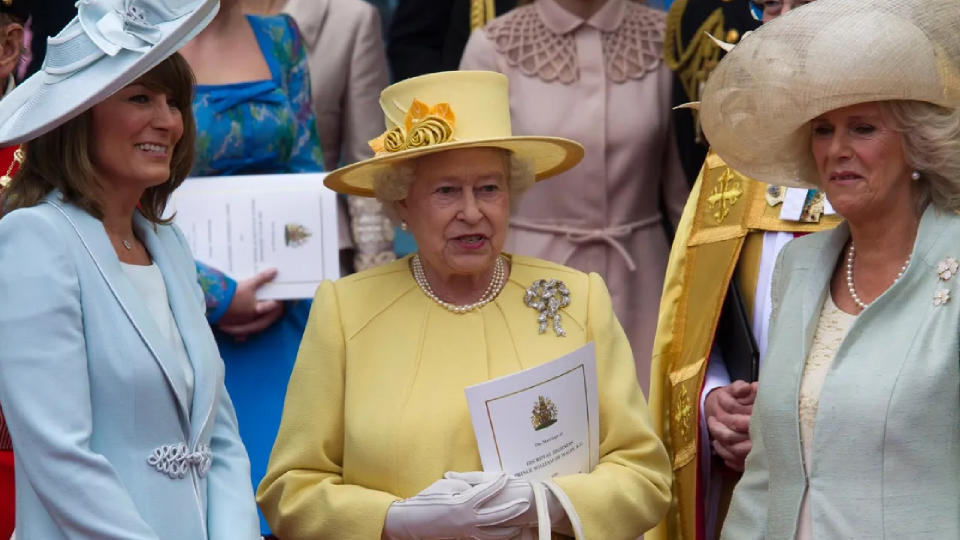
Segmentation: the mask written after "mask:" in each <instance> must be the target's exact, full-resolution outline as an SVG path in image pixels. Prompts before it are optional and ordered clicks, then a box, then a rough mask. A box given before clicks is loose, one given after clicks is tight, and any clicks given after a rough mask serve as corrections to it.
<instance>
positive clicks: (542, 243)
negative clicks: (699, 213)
mask: <svg viewBox="0 0 960 540" xmlns="http://www.w3.org/2000/svg"><path fill="white" fill-rule="evenodd" d="M664 26H665V14H664V13H663V12H661V11H657V10H654V9H651V8H649V7H646V6H644V5H641V4H638V3H635V2H631V1H629V0H608V1H607V3H606V4H604V6H603V7H602V8H601V9H600V10H599V11H598V12H597V13H596V14H594V15H593V16H592V17H591V18H590V19H588V20H584V19H581V18H580V17H578V16H576V15H574V14H572V13H570V12H568V11H566V10H565V9H564V8H562V7H560V6H559V5H558V4H557V3H556V1H555V0H537V1H536V2H535V3H534V4H532V5H527V6H524V7H520V8H517V9H515V10H513V11H511V12H509V13H507V14H506V15H503V16H501V17H499V18H497V19H495V20H493V21H491V22H490V23H489V24H488V25H487V26H486V27H484V28H483V29H481V30H477V31H475V32H474V33H473V35H472V36H471V37H470V41H469V42H468V43H467V47H466V50H465V51H464V56H463V59H462V61H461V64H460V68H461V69H484V70H491V71H497V72H500V73H503V74H505V75H507V77H509V79H510V113H511V116H512V119H513V133H514V134H516V135H555V136H562V137H569V138H571V139H574V140H577V141H579V142H580V143H582V144H583V146H584V147H585V148H586V156H585V158H584V160H583V162H581V163H580V164H579V165H578V166H577V167H575V168H573V169H572V170H570V171H568V172H566V173H564V174H562V175H560V176H558V177H556V178H554V179H551V180H549V181H547V182H543V183H541V184H538V185H536V186H534V187H533V188H531V189H530V190H529V191H528V192H527V194H526V195H525V196H524V198H523V200H522V201H521V202H520V204H519V206H518V207H517V209H516V211H515V212H514V214H513V217H512V218H511V233H510V237H509V239H508V241H507V246H506V249H508V250H509V251H512V252H515V253H520V254H524V255H530V256H534V257H540V258H544V259H548V260H552V261H555V262H557V263H560V264H565V265H569V266H572V267H574V268H577V269H579V270H582V271H585V272H597V273H599V274H600V275H601V276H603V278H604V279H605V280H606V282H607V286H608V287H609V288H610V293H611V295H612V297H613V305H614V310H615V311H616V313H617V317H618V318H619V320H620V323H621V324H622V325H623V327H624V329H625V330H626V332H627V336H628V337H629V339H630V344H631V346H632V348H633V354H634V358H635V360H636V365H637V378H638V380H639V382H640V384H641V388H643V389H646V388H648V387H649V378H650V354H651V350H652V347H653V336H654V332H655V330H656V324H657V310H658V307H659V304H660V293H661V289H662V287H663V275H664V272H665V270H666V264H667V255H668V253H669V249H670V243H669V239H668V235H667V232H666V229H665V227H664V225H665V224H666V223H668V222H672V223H673V224H675V223H676V222H677V221H678V220H679V218H680V214H681V213H682V211H683V205H684V203H685V201H686V197H687V193H688V185H687V181H686V179H685V177H684V175H683V171H682V169H681V167H680V161H679V158H678V156H677V151H676V147H675V143H674V137H673V132H672V125H671V120H670V118H671V115H670V97H671V89H672V86H671V85H672V76H671V73H670V71H669V70H668V69H667V67H666V66H665V65H664V64H663V62H662V61H661V48H662V43H663V34H664ZM664 211H666V215H664ZM574 301H575V299H574Z"/></svg>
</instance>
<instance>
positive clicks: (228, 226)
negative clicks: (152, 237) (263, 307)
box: [167, 173, 340, 300]
mask: <svg viewBox="0 0 960 540" xmlns="http://www.w3.org/2000/svg"><path fill="white" fill-rule="evenodd" d="M323 177H324V173H307V174H271V175H251V176H218V177H204V178H188V179H187V180H186V181H185V182H184V183H183V184H181V185H180V187H178V188H177V190H176V191H175V192H174V193H173V196H172V197H171V199H170V203H169V204H168V209H167V215H170V214H174V223H176V224H177V226H178V227H180V230H182V231H183V234H184V236H186V238H187V242H188V243H189V244H190V248H191V249H192V250H193V255H194V257H196V258H197V260H199V261H200V262H202V263H204V264H208V265H210V266H212V267H214V268H216V269H218V270H220V271H222V272H224V273H226V274H227V275H228V276H230V277H231V278H233V279H236V280H242V279H247V278H251V277H253V276H255V275H256V274H257V273H259V272H261V271H263V270H265V269H267V268H276V269H277V277H276V278H275V279H274V280H273V281H271V282H270V283H267V284H266V285H264V286H263V287H261V288H260V289H259V290H258V291H257V297H258V298H260V299H262V300H286V299H294V298H313V295H314V293H315V292H316V289H317V286H318V285H320V282H321V281H323V280H324V279H336V278H337V277H339V272H340V262H339V256H340V254H339V245H338V237H337V198H336V193H334V192H333V191H331V190H329V189H328V188H326V187H325V186H324V185H323Z"/></svg>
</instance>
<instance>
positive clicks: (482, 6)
mask: <svg viewBox="0 0 960 540" xmlns="http://www.w3.org/2000/svg"><path fill="white" fill-rule="evenodd" d="M496 16H497V8H496V6H495V5H494V0H470V31H471V32H473V31H474V30H476V29H477V28H483V27H484V26H485V25H486V24H487V23H488V22H490V21H492V20H493V19H495V18H496Z"/></svg>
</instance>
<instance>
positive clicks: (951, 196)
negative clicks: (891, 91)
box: [881, 100, 960, 211]
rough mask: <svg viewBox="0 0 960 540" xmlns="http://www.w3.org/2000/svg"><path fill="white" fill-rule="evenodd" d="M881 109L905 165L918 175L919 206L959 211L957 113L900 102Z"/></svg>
mask: <svg viewBox="0 0 960 540" xmlns="http://www.w3.org/2000/svg"><path fill="white" fill-rule="evenodd" d="M881 106H882V107H884V108H885V109H886V110H887V112H889V113H890V115H891V117H892V118H893V120H894V124H895V129H896V130H897V131H898V132H899V133H900V134H901V137H902V141H903V150H904V154H905V155H906V160H907V164H908V165H909V166H910V167H912V168H913V169H915V170H917V171H918V172H919V173H920V184H921V187H922V188H923V192H924V193H923V198H924V200H923V201H921V204H926V202H932V203H933V204H934V205H935V206H937V207H939V208H942V209H945V210H954V211H955V210H960V109H948V108H945V107H941V106H939V105H934V104H932V103H927V102H924V101H903V100H899V101H885V102H881Z"/></svg>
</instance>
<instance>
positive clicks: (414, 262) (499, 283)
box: [410, 255, 507, 313]
mask: <svg viewBox="0 0 960 540" xmlns="http://www.w3.org/2000/svg"><path fill="white" fill-rule="evenodd" d="M410 266H411V269H412V271H413V279H414V281H416V282H417V285H419V286H420V290H422V291H423V293H424V294H426V295H427V296H428V297H430V299H431V300H433V301H434V302H436V303H437V304H440V305H441V306H442V307H444V308H446V309H447V310H448V311H452V312H453V313H467V312H468V311H473V310H475V309H479V308H481V307H483V306H485V305H487V304H489V303H490V302H491V301H492V300H493V299H494V298H496V297H497V295H498V294H500V291H501V290H502V289H503V286H504V285H505V284H506V280H507V268H506V264H505V263H504V262H503V257H502V256H498V257H497V262H496V264H495V265H494V267H493V277H492V278H491V279H490V284H489V285H487V288H486V290H484V291H483V295H482V296H481V297H480V299H479V300H477V301H476V302H473V303H472V304H463V305H458V304H454V303H451V302H445V301H443V300H441V299H440V297H438V296H437V295H436V293H434V292H433V288H432V287H430V282H429V281H428V280H427V274H426V272H424V270H423V262H422V261H421V260H420V255H414V256H413V257H412V258H411V259H410Z"/></svg>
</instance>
